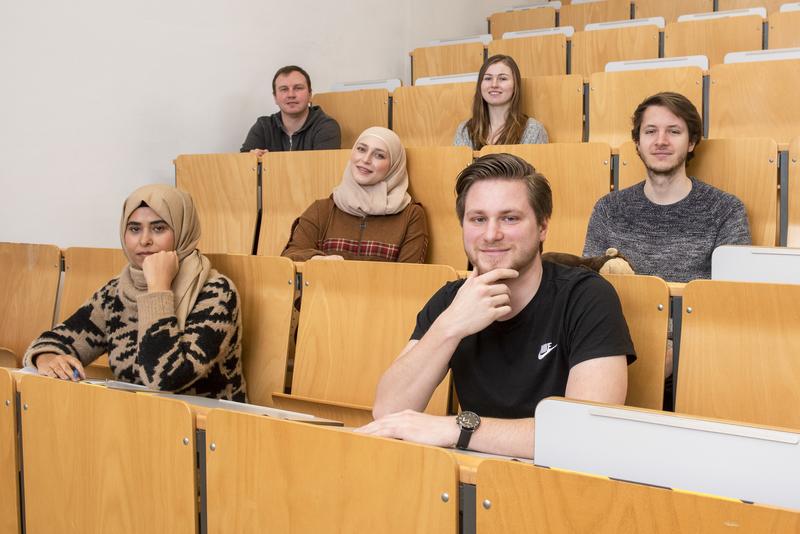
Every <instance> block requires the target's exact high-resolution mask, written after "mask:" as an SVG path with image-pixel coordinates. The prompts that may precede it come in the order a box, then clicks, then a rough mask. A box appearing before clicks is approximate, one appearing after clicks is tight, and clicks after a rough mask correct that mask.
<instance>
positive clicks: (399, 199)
mask: <svg viewBox="0 0 800 534" xmlns="http://www.w3.org/2000/svg"><path fill="white" fill-rule="evenodd" d="M367 136H371V137H377V138H378V139H380V140H381V141H383V142H384V143H386V146H387V147H388V149H389V172H388V173H387V174H386V177H385V178H384V179H383V180H381V181H380V182H378V183H377V184H373V185H366V186H363V185H359V184H358V182H356V181H355V179H354V178H353V172H352V164H351V163H350V162H349V161H348V162H347V167H345V169H344V174H343V175H342V183H341V184H339V185H338V186H337V187H336V188H334V190H333V202H334V203H335V204H336V207H337V208H339V209H340V210H342V211H344V212H346V213H349V214H350V215H355V216H356V217H364V216H365V215H393V214H395V213H399V212H401V211H403V210H404V209H405V207H406V206H408V204H409V203H410V202H411V197H410V196H409V194H408V192H407V190H408V172H407V171H406V149H405V148H403V143H402V142H401V141H400V138H399V137H397V134H396V133H394V132H393V131H391V130H388V129H386V128H381V127H380V126H373V127H372V128H367V129H366V130H364V131H363V132H362V133H361V135H359V136H358V139H357V140H356V143H355V144H356V145H357V144H358V142H359V141H361V140H362V139H363V138H364V137H367ZM353 149H355V145H353Z"/></svg>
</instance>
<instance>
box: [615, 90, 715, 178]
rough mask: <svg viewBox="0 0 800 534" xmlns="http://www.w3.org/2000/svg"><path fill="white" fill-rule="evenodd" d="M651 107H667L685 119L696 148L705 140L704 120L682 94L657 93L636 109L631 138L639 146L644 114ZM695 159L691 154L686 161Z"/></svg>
mask: <svg viewBox="0 0 800 534" xmlns="http://www.w3.org/2000/svg"><path fill="white" fill-rule="evenodd" d="M650 106H661V107H665V108H667V109H668V110H670V111H671V112H672V114H673V115H675V116H677V117H680V118H681V119H683V121H684V122H685V123H686V129H687V130H688V132H689V142H690V143H693V144H694V148H697V145H698V144H700V139H702V138H703V119H702V118H701V117H700V113H698V112H697V108H696V107H694V104H692V102H691V101H690V100H689V99H688V98H686V97H685V96H683V95H682V94H680V93H671V92H663V93H657V94H654V95H653V96H649V97H647V98H645V99H644V101H643V102H642V103H641V104H639V106H638V107H637V108H636V111H634V112H633V117H631V122H633V128H632V129H631V137H632V138H633V141H634V142H635V143H636V144H637V145H638V144H639V130H640V129H641V128H642V118H643V117H644V112H645V111H646V110H647V108H649V107H650ZM693 157H694V152H693V151H692V152H689V154H687V155H686V161H687V162H688V161H689V160H691V159H692V158H693Z"/></svg>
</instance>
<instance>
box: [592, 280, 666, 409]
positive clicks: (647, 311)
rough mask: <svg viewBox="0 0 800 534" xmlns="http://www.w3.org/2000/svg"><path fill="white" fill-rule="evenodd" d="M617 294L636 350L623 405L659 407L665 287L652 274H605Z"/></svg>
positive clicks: (664, 321)
mask: <svg viewBox="0 0 800 534" xmlns="http://www.w3.org/2000/svg"><path fill="white" fill-rule="evenodd" d="M605 278H606V280H608V281H609V282H611V285H613V286H614V289H615V290H616V291H617V295H619V300H620V302H621V303H622V312H623V314H624V315H625V322H627V323H628V329H629V330H630V333H631V339H632V340H633V346H634V349H635V350H636V361H635V362H634V363H633V364H632V365H629V366H628V396H627V398H626V399H625V404H626V405H627V406H638V407H640V408H650V409H651V410H660V409H661V408H662V404H663V401H664V376H665V374H664V371H665V368H664V366H665V359H666V347H667V330H668V327H669V305H670V300H669V298H670V297H669V288H668V287H667V284H666V282H664V281H663V280H662V279H660V278H657V277H655V276H638V275H619V274H618V275H606V276H605Z"/></svg>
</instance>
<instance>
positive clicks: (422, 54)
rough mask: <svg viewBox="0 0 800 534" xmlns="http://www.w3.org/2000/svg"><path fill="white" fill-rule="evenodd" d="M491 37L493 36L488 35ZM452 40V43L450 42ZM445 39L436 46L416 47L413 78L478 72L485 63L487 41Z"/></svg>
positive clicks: (412, 57)
mask: <svg viewBox="0 0 800 534" xmlns="http://www.w3.org/2000/svg"><path fill="white" fill-rule="evenodd" d="M488 37H489V38H491V36H488ZM451 41H452V44H448V43H449V42H451ZM451 41H447V40H443V41H441V44H438V45H435V46H425V47H421V48H415V49H414V50H413V51H412V52H411V62H412V63H411V68H412V71H413V74H412V80H413V82H414V83H416V81H417V78H424V77H426V76H443V75H446V74H463V73H466V72H478V71H479V70H480V69H481V66H482V65H483V58H484V48H485V43H484V42H482V41H481V40H476V41H472V40H470V42H462V40H461V39H453V40H451Z"/></svg>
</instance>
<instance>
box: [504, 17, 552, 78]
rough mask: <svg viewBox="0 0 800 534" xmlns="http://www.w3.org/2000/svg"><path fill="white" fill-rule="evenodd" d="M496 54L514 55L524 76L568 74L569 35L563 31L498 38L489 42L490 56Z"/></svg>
mask: <svg viewBox="0 0 800 534" xmlns="http://www.w3.org/2000/svg"><path fill="white" fill-rule="evenodd" d="M531 11H543V10H540V9H532V10H531ZM496 54H504V55H506V56H511V57H513V58H514V61H515V62H516V63H517V66H518V67H519V71H520V74H521V75H522V77H523V78H529V77H531V76H553V75H558V74H560V75H565V74H567V36H566V35H564V34H561V33H559V34H555V35H537V36H532V37H516V38H514V39H497V40H494V41H492V42H491V43H489V57H491V56H494V55H496Z"/></svg>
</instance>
